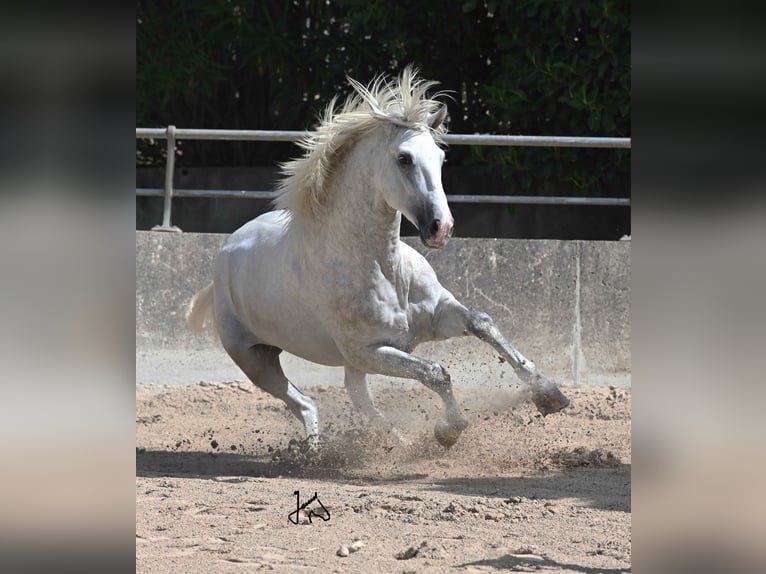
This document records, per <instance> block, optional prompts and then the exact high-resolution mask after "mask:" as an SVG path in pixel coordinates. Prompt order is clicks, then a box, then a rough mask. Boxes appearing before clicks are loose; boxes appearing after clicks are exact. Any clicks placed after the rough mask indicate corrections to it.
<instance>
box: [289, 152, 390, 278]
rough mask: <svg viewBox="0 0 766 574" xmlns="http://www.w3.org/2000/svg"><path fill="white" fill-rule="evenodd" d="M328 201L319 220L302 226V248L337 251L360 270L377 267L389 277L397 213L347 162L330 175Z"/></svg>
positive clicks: (324, 251) (363, 271)
mask: <svg viewBox="0 0 766 574" xmlns="http://www.w3.org/2000/svg"><path fill="white" fill-rule="evenodd" d="M333 185H335V186H336V187H335V189H333V190H331V191H330V197H329V202H328V205H327V206H326V210H325V213H324V214H323V217H322V221H321V222H312V223H311V225H310V230H309V228H305V229H304V241H303V242H302V243H303V244H304V248H306V250H307V251H309V252H311V251H313V252H316V253H320V252H321V253H322V254H323V255H324V256H325V257H320V259H323V258H326V257H327V255H328V254H329V255H333V254H337V255H338V256H342V257H343V259H344V260H347V261H349V264H350V265H353V266H354V269H355V270H356V271H359V273H360V274H364V273H367V272H368V271H369V270H370V269H378V270H381V271H382V272H383V273H384V274H385V275H386V276H388V277H389V278H393V274H394V273H395V269H396V268H397V267H398V258H399V257H400V253H399V229H400V227H401V214H399V213H398V212H397V211H395V210H393V209H391V208H390V207H389V206H388V205H386V204H385V202H384V201H383V200H382V199H381V198H380V197H379V196H378V195H377V194H376V193H375V191H374V189H373V188H372V187H371V185H370V183H369V181H368V180H367V179H366V178H365V176H364V175H363V174H362V173H360V171H359V170H354V169H353V168H350V167H349V166H348V164H346V166H344V168H342V169H339V170H338V172H337V173H336V176H335V177H334V178H333Z"/></svg>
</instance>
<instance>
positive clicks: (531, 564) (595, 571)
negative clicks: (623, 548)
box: [458, 554, 631, 574]
mask: <svg viewBox="0 0 766 574" xmlns="http://www.w3.org/2000/svg"><path fill="white" fill-rule="evenodd" d="M469 566H489V567H490V568H494V569H496V570H516V571H524V572H530V571H538V570H542V571H548V570H555V571H558V570H566V571H574V572H583V573H584V574H622V573H625V572H630V571H631V569H630V568H627V569H625V568H617V569H604V568H590V567H588V566H580V565H578V564H566V563H563V562H556V561H555V560H551V559H549V558H544V557H538V556H524V555H523V554H522V555H519V554H506V555H505V556H499V557H497V558H485V559H484V560H476V561H474V562H466V563H465V564H460V565H459V566H458V567H459V568H467V567H469Z"/></svg>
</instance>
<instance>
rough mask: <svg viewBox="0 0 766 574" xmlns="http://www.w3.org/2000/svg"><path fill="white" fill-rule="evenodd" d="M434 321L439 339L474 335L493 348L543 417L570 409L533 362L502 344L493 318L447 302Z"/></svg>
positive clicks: (557, 389)
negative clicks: (528, 391)
mask: <svg viewBox="0 0 766 574" xmlns="http://www.w3.org/2000/svg"><path fill="white" fill-rule="evenodd" d="M434 319H435V320H434V327H435V331H436V335H437V337H439V338H445V339H449V338H452V337H459V336H462V335H474V336H476V337H478V338H479V339H481V340H482V341H484V342H486V343H489V344H490V345H492V347H494V349H495V350H496V351H497V352H498V353H500V354H501V355H502V356H503V357H504V358H505V359H506V360H507V361H508V363H510V365H511V367H513V370H514V371H515V372H516V374H517V375H518V377H519V378H520V379H521V380H522V381H524V382H525V383H526V384H527V385H528V386H529V389H530V391H531V393H532V402H533V403H534V404H535V406H536V407H537V410H538V411H540V412H541V413H542V414H543V415H548V414H551V413H555V412H558V411H560V410H561V409H563V408H565V407H567V406H569V399H568V398H567V397H566V396H564V394H563V393H562V392H561V391H560V390H559V388H558V387H557V386H556V385H555V384H554V383H553V382H551V381H549V380H548V379H546V378H545V377H544V376H543V375H541V374H540V373H539V372H538V371H537V367H535V365H534V363H533V362H532V361H530V360H528V359H526V358H525V357H524V356H523V355H522V354H521V353H519V352H518V351H517V350H516V349H514V348H513V345H511V344H510V343H509V342H508V341H506V340H505V337H503V335H502V333H500V330H499V329H498V328H497V326H495V323H494V321H492V317H490V316H489V315H487V314H486V313H477V312H474V311H471V310H469V309H467V308H466V307H464V306H463V305H461V304H460V303H459V302H458V301H457V300H455V299H454V298H448V299H443V300H442V301H441V302H440V303H439V305H438V307H437V309H436V313H435V316H434Z"/></svg>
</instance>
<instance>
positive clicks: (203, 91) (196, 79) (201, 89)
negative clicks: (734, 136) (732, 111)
mask: <svg viewBox="0 0 766 574" xmlns="http://www.w3.org/2000/svg"><path fill="white" fill-rule="evenodd" d="M137 14H138V26H137V32H138V36H137V61H138V66H137V67H138V71H137V91H138V105H137V116H138V117H137V123H138V125H141V126H164V125H167V124H170V123H173V124H175V125H177V126H179V127H192V126H193V127H202V128H233V129H305V128H308V127H310V126H311V124H312V123H313V121H314V119H315V117H316V114H317V112H318V111H319V110H320V109H321V108H322V107H324V106H325V105H326V103H327V102H328V101H329V100H330V98H332V96H334V95H335V94H344V93H346V92H347V91H348V87H347V84H346V80H345V77H346V75H350V76H352V77H354V78H357V79H359V80H360V81H362V82H366V81H369V80H370V79H371V78H372V77H373V76H375V75H376V74H379V73H383V72H385V73H397V72H398V71H399V70H400V69H401V68H402V67H403V66H404V65H406V64H408V63H411V62H412V63H415V64H416V65H418V66H419V67H420V68H421V69H422V73H423V76H424V77H426V78H428V79H435V80H439V81H440V82H441V84H442V86H441V87H442V88H444V89H446V90H450V91H451V92H452V96H453V100H452V101H450V102H448V104H449V110H450V117H451V124H450V130H451V131H452V132H455V133H503V134H526V135H580V136H617V137H621V136H629V135H630V22H629V3H628V2H625V1H619V0H600V1H586V2H571V3H570V2H554V1H551V0H547V1H543V0H517V1H514V2H499V1H492V0H466V1H464V2H442V1H437V0H422V1H420V2H392V1H390V0H332V1H327V0H293V1H282V0H280V1H276V0H259V1H236V0H234V1H228V0H208V1H202V0H184V1H181V0H163V1H153V2H138V12H137ZM233 148H235V149H233ZM184 150H185V154H184V156H183V158H180V160H179V161H180V163H181V164H182V165H183V164H184V163H187V164H189V165H192V164H194V165H227V164H228V165H242V164H251V165H252V164H256V163H259V164H270V163H273V162H274V161H279V160H282V159H286V157H287V156H289V155H291V154H292V153H293V151H294V150H292V149H288V146H281V147H280V146H274V145H270V146H269V145H267V144H242V145H236V146H229V147H227V148H226V149H225V150H221V149H220V146H209V145H208V146H205V145H194V146H192V145H191V143H190V142H185V143H184ZM141 151H142V152H143V154H144V155H146V156H149V157H150V158H156V159H159V155H158V154H157V153H155V152H154V151H153V150H152V149H150V148H148V147H146V146H144V147H143V148H142V149H141ZM629 161H630V155H629V153H628V152H626V151H616V150H579V149H562V148H558V149H554V148H543V149H540V148H485V147H475V148H465V147H462V146H460V147H457V146H456V147H454V148H452V149H451V151H450V164H451V165H456V164H457V165H461V164H462V165H473V166H477V167H478V168H482V169H487V170H491V171H494V172H500V173H502V174H503V175H504V176H506V178H507V180H508V182H509V187H510V189H511V190H512V191H514V192H518V193H536V192H537V190H539V189H541V188H542V186H543V185H553V186H557V187H560V186H562V185H563V186H564V187H566V188H569V189H571V191H572V193H573V194H580V195H586V194H587V195H592V194H599V193H602V192H603V191H604V188H605V187H611V186H613V185H615V184H617V183H622V185H627V174H628V173H629Z"/></svg>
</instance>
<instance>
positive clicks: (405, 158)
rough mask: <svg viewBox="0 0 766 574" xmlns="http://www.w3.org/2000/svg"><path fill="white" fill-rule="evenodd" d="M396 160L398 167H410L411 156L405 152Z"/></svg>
mask: <svg viewBox="0 0 766 574" xmlns="http://www.w3.org/2000/svg"><path fill="white" fill-rule="evenodd" d="M396 160H397V161H398V162H399V165H412V156H411V155H410V154H408V153H406V152H402V153H400V154H399V156H398V157H397V158H396Z"/></svg>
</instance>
